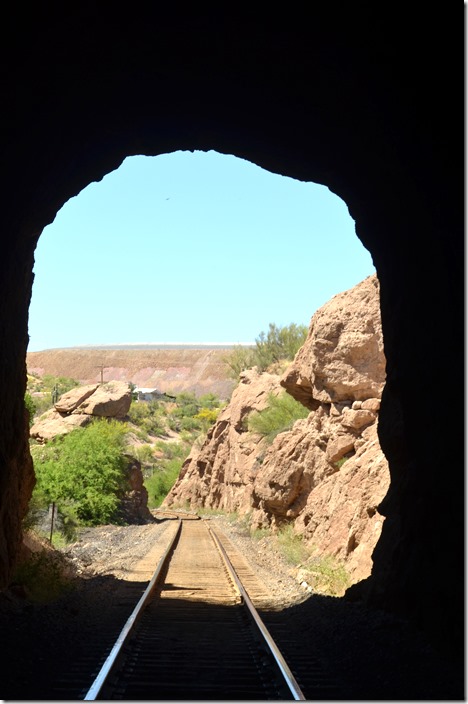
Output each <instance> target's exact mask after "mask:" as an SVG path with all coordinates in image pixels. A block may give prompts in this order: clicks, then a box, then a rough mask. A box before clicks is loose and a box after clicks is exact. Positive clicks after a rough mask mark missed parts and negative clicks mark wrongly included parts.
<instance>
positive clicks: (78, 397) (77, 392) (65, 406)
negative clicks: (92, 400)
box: [54, 384, 99, 413]
mask: <svg viewBox="0 0 468 704" xmlns="http://www.w3.org/2000/svg"><path fill="white" fill-rule="evenodd" d="M98 386H99V384H87V385H86V386H78V387H77V388H76V389H71V391H67V393H65V394H62V396H60V398H59V400H58V401H57V403H55V404H54V407H55V409H56V410H57V411H58V412H59V413H72V412H73V411H74V410H75V409H76V408H78V406H79V405H80V404H81V403H83V401H86V399H87V398H89V396H91V394H93V393H94V392H95V391H96V389H97V388H98Z"/></svg>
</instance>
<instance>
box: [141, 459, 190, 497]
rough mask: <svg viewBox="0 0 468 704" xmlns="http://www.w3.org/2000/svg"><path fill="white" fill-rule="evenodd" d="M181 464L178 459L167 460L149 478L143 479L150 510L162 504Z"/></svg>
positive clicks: (177, 474)
mask: <svg viewBox="0 0 468 704" xmlns="http://www.w3.org/2000/svg"><path fill="white" fill-rule="evenodd" d="M182 463H183V462H182V460H180V459H178V458H173V459H171V460H167V461H165V462H164V464H163V465H162V466H161V467H159V468H158V469H156V470H155V471H154V472H153V475H152V476H151V477H149V478H148V479H145V487H146V490H147V492H148V506H149V507H150V508H158V507H159V506H160V505H161V504H162V502H163V501H164V499H165V498H166V496H167V495H168V493H169V491H170V490H171V489H172V487H173V486H174V484H175V482H176V480H177V477H178V476H179V473H180V469H181V467H182Z"/></svg>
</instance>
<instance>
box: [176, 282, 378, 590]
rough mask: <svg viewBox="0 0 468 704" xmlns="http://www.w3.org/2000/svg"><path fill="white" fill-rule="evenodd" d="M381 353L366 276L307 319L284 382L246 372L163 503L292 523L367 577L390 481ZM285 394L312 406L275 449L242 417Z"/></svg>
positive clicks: (373, 295)
mask: <svg viewBox="0 0 468 704" xmlns="http://www.w3.org/2000/svg"><path fill="white" fill-rule="evenodd" d="M384 383H385V357H384V352H383V340H382V329H381V322H380V309H379V282H378V280H377V278H376V276H375V275H374V276H370V277H368V278H367V279H365V280H364V281H362V282H361V283H360V284H359V285H358V286H356V287H354V288H353V289H351V290H349V291H346V292H344V293H341V294H339V295H337V296H335V297H333V298H332V299H331V301H329V302H328V303H327V304H326V305H325V306H323V307H322V308H321V309H319V310H318V311H317V312H316V313H315V315H314V316H313V318H312V320H311V324H310V328H309V335H308V338H307V341H306V343H305V345H304V346H303V348H302V349H301V350H300V351H299V353H298V354H297V356H296V359H295V360H294V363H293V364H292V365H291V367H290V368H289V369H288V370H287V372H286V373H285V374H284V375H283V376H282V377H279V376H276V375H272V374H259V373H258V372H257V371H256V370H255V369H254V370H250V371H248V372H245V373H244V374H243V375H242V376H241V379H240V384H239V385H238V387H237V388H236V389H235V391H234V393H233V395H232V399H231V402H230V404H229V406H228V407H227V408H226V409H225V410H224V411H223V413H222V414H221V415H220V416H219V418H218V420H217V422H216V424H215V425H214V426H213V427H212V428H211V430H210V432H209V434H208V436H207V438H206V440H205V442H204V444H203V445H202V446H201V447H199V448H197V447H195V448H194V449H193V450H192V453H191V455H190V457H189V458H188V459H187V460H186V462H185V464H184V467H183V468H182V472H181V476H180V478H179V480H178V482H177V483H176V485H175V486H174V487H173V489H172V491H171V492H170V494H169V495H168V497H167V498H166V500H165V505H167V506H170V505H177V504H183V503H186V502H188V503H189V504H190V505H191V506H194V507H195V506H196V507H200V506H204V507H212V508H220V509H223V510H226V511H238V512H239V513H240V514H243V515H249V516H250V521H251V525H252V526H253V527H266V526H271V527H273V528H277V527H279V526H281V525H283V524H284V523H292V524H293V525H294V529H295V531H296V532H298V533H300V534H302V535H303V537H304V539H305V541H306V542H307V543H308V544H309V545H310V546H313V548H314V550H315V551H316V553H317V554H318V555H324V556H325V555H330V556H333V557H335V558H337V559H338V560H340V561H341V562H343V563H344V564H345V566H346V570H347V572H348V574H349V575H350V577H351V581H352V582H357V581H359V580H361V579H363V578H365V577H367V576H369V574H370V572H371V569H372V551H373V549H374V547H375V544H376V542H377V540H378V539H379V537H380V533H381V529H382V525H383V520H384V519H383V517H382V516H381V515H380V513H379V510H378V507H379V504H380V502H381V501H382V499H383V498H384V496H385V494H386V492H387V490H388V487H389V483H390V477H389V471H388V465H387V461H386V459H385V456H384V454H383V452H382V450H381V448H380V445H379V441H378V437H377V423H378V416H379V409H380V397H381V394H382V390H383V386H384ZM283 388H285V389H286V390H287V392H288V393H290V394H291V395H293V396H295V397H296V398H297V399H298V400H300V401H301V402H302V403H303V404H304V405H305V406H307V407H308V408H309V409H310V413H309V415H308V417H307V418H305V419H301V420H298V421H296V422H295V424H294V426H293V427H292V429H291V430H290V431H287V432H283V433H281V434H279V435H278V436H277V437H276V438H275V440H274V441H273V443H272V444H271V445H268V444H267V442H266V441H265V440H264V439H262V438H261V437H260V436H258V435H255V434H253V433H251V432H248V431H247V429H246V428H247V426H246V419H247V416H248V415H249V414H250V413H251V412H252V411H254V410H257V411H258V410H262V409H263V408H265V407H266V406H267V402H268V396H269V394H270V393H274V394H279V393H281V392H282V391H283Z"/></svg>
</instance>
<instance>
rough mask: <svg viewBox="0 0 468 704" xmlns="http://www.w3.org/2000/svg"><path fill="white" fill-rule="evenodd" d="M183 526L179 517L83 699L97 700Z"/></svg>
mask: <svg viewBox="0 0 468 704" xmlns="http://www.w3.org/2000/svg"><path fill="white" fill-rule="evenodd" d="M181 526H182V521H181V519H180V518H179V525H178V527H177V530H176V532H175V534H174V537H173V538H172V540H171V541H170V543H169V545H168V546H167V548H166V550H165V552H164V555H163V556H162V557H161V559H160V560H159V563H158V566H157V568H156V571H155V573H154V574H153V576H152V578H151V581H150V582H149V583H148V586H147V587H146V589H145V591H144V592H143V594H142V596H141V598H140V600H139V602H138V604H137V605H136V606H135V608H134V609H133V611H132V614H131V615H130V616H129V618H128V620H127V622H126V624H125V626H124V627H123V628H122V630H121V632H120V635H119V637H118V638H117V640H116V642H115V644H114V646H113V648H112V650H111V652H110V653H109V655H108V656H107V658H106V660H105V662H104V664H103V666H102V667H101V669H100V671H99V673H98V675H97V676H96V678H95V680H94V682H93V684H92V685H91V687H90V688H89V690H88V692H87V694H86V696H85V697H84V698H83V701H95V700H96V699H97V697H98V695H99V693H100V692H101V689H102V688H103V686H104V684H105V682H106V678H107V677H108V675H109V672H110V671H111V669H112V667H113V666H114V664H115V662H116V660H117V658H118V656H119V654H120V652H121V650H122V647H123V645H124V643H125V641H126V639H127V638H128V636H129V634H130V633H131V631H132V629H133V627H134V626H135V623H136V622H137V620H138V618H139V616H140V615H141V613H142V611H143V609H144V607H145V606H146V604H147V602H148V600H149V598H150V596H151V593H152V591H153V589H154V586H155V584H156V583H157V581H158V579H159V576H160V574H161V571H162V569H163V567H164V565H165V564H166V562H167V559H168V557H169V555H170V552H171V550H172V546H173V545H174V543H175V541H176V539H177V537H178V536H179V533H180V529H181Z"/></svg>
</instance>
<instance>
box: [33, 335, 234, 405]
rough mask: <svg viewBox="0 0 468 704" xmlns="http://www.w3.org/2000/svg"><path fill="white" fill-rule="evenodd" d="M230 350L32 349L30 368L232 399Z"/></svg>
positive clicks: (89, 379)
mask: <svg viewBox="0 0 468 704" xmlns="http://www.w3.org/2000/svg"><path fill="white" fill-rule="evenodd" d="M227 351H228V350H227V349H220V348H207V347H167V348H157V349H151V348H149V349H143V348H142V349H122V348H120V349H119V348H114V349H103V348H96V349H93V348H80V347H77V348H67V349H53V350H45V351H43V352H28V355H27V367H28V372H29V373H32V374H38V375H40V376H44V375H45V374H51V375H53V376H64V377H70V378H72V379H76V380H77V381H79V382H81V383H83V384H92V383H94V382H99V381H100V380H101V370H102V373H103V379H104V381H127V382H132V383H133V384H135V385H136V386H139V387H143V388H157V389H158V390H160V391H164V392H167V393H171V392H172V393H180V392H182V391H188V392H192V393H195V394H196V395H201V394H205V393H213V394H215V395H216V396H218V397H220V398H228V397H229V396H230V394H231V392H232V389H233V387H234V386H235V384H234V382H233V381H232V380H231V379H230V378H229V376H228V367H227V365H226V364H225V362H224V357H225V355H226V352H227Z"/></svg>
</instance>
